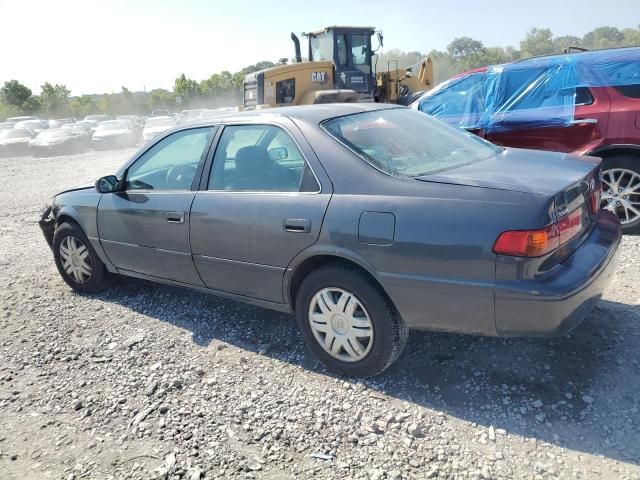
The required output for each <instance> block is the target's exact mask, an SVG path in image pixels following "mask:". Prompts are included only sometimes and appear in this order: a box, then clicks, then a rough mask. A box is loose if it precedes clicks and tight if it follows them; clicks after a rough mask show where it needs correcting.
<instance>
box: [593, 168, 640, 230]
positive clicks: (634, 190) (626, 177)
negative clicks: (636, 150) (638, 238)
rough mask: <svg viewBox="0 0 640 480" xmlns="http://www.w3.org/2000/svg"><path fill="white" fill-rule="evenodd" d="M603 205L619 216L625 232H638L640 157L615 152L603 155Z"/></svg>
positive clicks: (639, 215)
mask: <svg viewBox="0 0 640 480" xmlns="http://www.w3.org/2000/svg"><path fill="white" fill-rule="evenodd" d="M602 208H604V209H606V210H610V211H611V212H613V213H615V214H616V215H617V216H618V218H619V219H620V223H621V224H622V230H623V232H624V233H632V234H638V233H640V158H636V157H632V156H628V155H614V156H611V157H609V158H605V159H604V162H603V164H602Z"/></svg>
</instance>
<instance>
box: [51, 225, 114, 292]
mask: <svg viewBox="0 0 640 480" xmlns="http://www.w3.org/2000/svg"><path fill="white" fill-rule="evenodd" d="M53 255H54V257H55V261H56V266H57V267H58V271H59V272H60V275H61V276H62V279H63V280H64V281H65V282H66V283H67V285H69V286H70V287H71V288H73V289H74V290H76V291H77V292H81V293H96V292H99V291H101V290H103V289H104V287H105V285H106V276H107V271H106V268H105V266H104V263H102V261H101V260H100V258H99V257H98V255H97V254H96V252H95V250H94V249H93V247H92V246H91V244H90V243H89V240H88V239H87V237H86V235H85V234H84V232H83V231H82V229H81V228H80V227H79V226H77V225H76V224H74V223H62V224H61V225H60V226H59V227H58V228H56V231H55V233H54V234H53Z"/></svg>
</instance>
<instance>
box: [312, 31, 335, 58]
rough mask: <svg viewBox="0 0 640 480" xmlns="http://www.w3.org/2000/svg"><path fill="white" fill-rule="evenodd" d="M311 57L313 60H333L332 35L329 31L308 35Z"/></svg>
mask: <svg viewBox="0 0 640 480" xmlns="http://www.w3.org/2000/svg"><path fill="white" fill-rule="evenodd" d="M309 46H310V47H311V59H310V60H312V61H314V62H323V61H325V62H332V61H333V35H332V34H331V33H330V32H325V33H320V34H318V35H314V36H312V37H309Z"/></svg>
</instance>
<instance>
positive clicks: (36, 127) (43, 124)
mask: <svg viewBox="0 0 640 480" xmlns="http://www.w3.org/2000/svg"><path fill="white" fill-rule="evenodd" d="M14 128H26V129H27V130H32V131H34V132H35V133H40V132H41V131H42V130H45V129H47V128H49V122H47V121H46V120H21V121H19V122H18V123H16V124H15V125H14Z"/></svg>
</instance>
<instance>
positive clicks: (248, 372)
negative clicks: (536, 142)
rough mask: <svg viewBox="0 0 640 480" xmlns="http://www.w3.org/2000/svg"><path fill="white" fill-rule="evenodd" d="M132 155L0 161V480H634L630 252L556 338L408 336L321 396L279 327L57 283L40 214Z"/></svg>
mask: <svg viewBox="0 0 640 480" xmlns="http://www.w3.org/2000/svg"><path fill="white" fill-rule="evenodd" d="M130 154H131V151H124V150H123V151H114V152H106V153H105V152H102V153H94V152H89V153H86V154H81V155H76V156H73V157H68V158H61V157H58V158H44V159H33V158H30V157H24V158H14V159H0V164H1V168H0V288H1V290H0V479H3V480H4V479H7V478H9V479H30V478H33V479H43V478H45V479H46V478H52V479H81V478H89V479H120V478H123V479H124V478H127V479H134V478H135V479H138V478H140V479H143V478H144V479H146V478H161V479H165V478H171V479H177V478H185V479H188V480H194V479H199V478H207V479H211V478H265V479H278V478H335V479H338V478H355V479H379V480H381V479H406V478H461V479H464V478H477V479H482V478H483V479H489V478H493V479H499V478H504V479H510V478H526V479H533V478H535V479H547V478H581V479H587V478H621V479H630V478H631V479H638V478H640V348H639V347H640V326H639V325H640V323H639V322H640V308H639V307H638V304H639V303H640V282H639V280H640V238H638V237H628V238H625V239H624V242H623V246H622V258H621V265H620V267H619V269H618V272H617V275H616V277H615V279H614V282H613V284H612V285H611V286H610V287H609V289H608V291H607V292H606V294H605V297H604V299H603V300H602V301H601V302H600V304H599V306H598V308H597V309H596V310H595V311H594V312H593V313H592V314H591V315H590V316H589V317H588V319H587V320H586V321H585V322H584V323H583V324H582V325H581V326H580V327H579V328H578V329H577V330H576V331H575V332H574V333H573V334H572V335H570V336H567V337H564V338H560V339H554V340H546V339H491V338H478V337H472V336H463V335H447V334H439V333H438V334H435V333H415V332H414V333H412V335H411V339H410V343H409V346H408V348H407V349H406V350H405V352H404V354H403V356H402V357H401V359H400V360H399V361H398V362H397V364H395V365H394V366H393V367H392V368H390V369H389V370H388V371H386V372H385V373H384V374H383V375H382V376H380V377H377V378H375V379H373V380H367V381H359V380H357V379H350V378H338V377H336V376H334V375H332V374H330V373H328V372H326V371H325V370H324V369H323V368H322V367H321V366H320V365H319V364H318V363H317V362H316V361H315V360H314V359H313V358H312V357H311V356H310V355H309V354H308V353H307V352H306V351H305V350H304V348H303V347H302V345H301V338H300V336H299V334H298V332H297V330H296V328H295V325H294V323H293V322H292V321H291V319H290V318H289V317H288V316H286V315H281V314H277V313H273V312H270V311H266V310H261V309H258V308H254V307H250V306H245V305H241V304H236V303H234V302H231V301H227V300H221V299H218V298H215V297H210V296H206V295H202V294H198V293H191V292H188V291H185V290H181V289H178V288H171V287H165V286H158V285H154V284H151V283H147V282H143V281H138V280H131V279H124V278H123V279H117V280H116V281H115V282H114V285H113V287H112V288H111V289H110V290H109V291H107V292H105V293H103V294H100V295H98V296H82V295H77V294H75V293H73V292H72V291H71V290H70V289H69V288H68V287H67V286H66V285H65V284H64V283H63V281H62V280H61V278H60V277H59V275H58V273H57V271H56V269H55V266H54V263H53V260H52V255H51V252H50V251H49V249H48V247H47V245H46V243H45V241H44V239H43V237H42V235H41V233H40V231H39V229H38V226H37V224H36V223H35V221H36V219H37V214H38V211H39V209H40V207H41V206H43V205H44V204H45V202H47V201H48V199H49V198H50V197H51V196H52V194H54V193H55V192H57V191H59V190H61V189H63V188H64V187H68V186H73V185H75V184H79V183H84V182H86V181H91V180H93V179H95V178H97V177H98V176H100V175H102V174H108V173H112V172H113V171H114V170H115V167H116V166H118V165H119V164H120V163H122V162H123V161H124V160H125V159H126V158H127V156H128V155H130Z"/></svg>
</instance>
